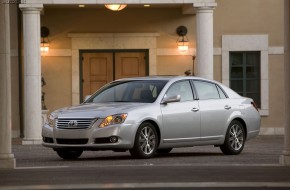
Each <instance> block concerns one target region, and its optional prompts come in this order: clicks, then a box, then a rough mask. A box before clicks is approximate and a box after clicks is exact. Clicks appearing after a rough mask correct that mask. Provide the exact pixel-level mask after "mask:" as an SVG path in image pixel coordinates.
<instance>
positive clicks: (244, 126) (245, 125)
mask: <svg viewBox="0 0 290 190" xmlns="http://www.w3.org/2000/svg"><path fill="white" fill-rule="evenodd" d="M233 121H238V122H240V123H241V124H242V126H243V128H244V131H245V139H247V134H248V130H247V124H246V122H245V121H244V120H243V119H242V118H240V117H237V118H234V119H233Z"/></svg>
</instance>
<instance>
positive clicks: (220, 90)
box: [216, 86, 227, 99]
mask: <svg viewBox="0 0 290 190" xmlns="http://www.w3.org/2000/svg"><path fill="white" fill-rule="evenodd" d="M216 87H217V89H218V91H219V94H220V98H222V99H224V98H227V96H226V95H225V93H224V92H223V91H222V89H221V88H220V87H219V86H216Z"/></svg>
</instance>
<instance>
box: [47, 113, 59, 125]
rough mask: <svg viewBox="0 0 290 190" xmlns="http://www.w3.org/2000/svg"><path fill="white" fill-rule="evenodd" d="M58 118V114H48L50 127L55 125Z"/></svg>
mask: <svg viewBox="0 0 290 190" xmlns="http://www.w3.org/2000/svg"><path fill="white" fill-rule="evenodd" d="M56 118H57V116H56V114H55V113H53V112H52V113H51V114H49V115H47V122H46V123H47V124H48V125H49V126H50V127H54V126H55V120H56Z"/></svg>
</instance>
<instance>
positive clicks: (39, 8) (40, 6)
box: [19, 4, 43, 13]
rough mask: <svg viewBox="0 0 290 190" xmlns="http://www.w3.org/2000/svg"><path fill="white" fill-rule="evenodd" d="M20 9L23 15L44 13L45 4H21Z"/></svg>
mask: <svg viewBox="0 0 290 190" xmlns="http://www.w3.org/2000/svg"><path fill="white" fill-rule="evenodd" d="M19 8H20V9H21V11H22V12H23V13H24V12H26V11H42V9H43V4H20V5H19Z"/></svg>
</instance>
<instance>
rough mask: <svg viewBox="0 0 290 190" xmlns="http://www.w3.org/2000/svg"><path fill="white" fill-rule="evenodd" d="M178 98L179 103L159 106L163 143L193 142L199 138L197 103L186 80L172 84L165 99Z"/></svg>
mask: <svg viewBox="0 0 290 190" xmlns="http://www.w3.org/2000/svg"><path fill="white" fill-rule="evenodd" d="M176 95H179V96H180V102H175V103H168V104H165V105H161V112H162V119H163V126H164V127H163V131H164V133H163V134H164V135H163V139H164V142H193V141H197V140H199V138H200V113H199V111H198V110H199V106H198V101H196V100H194V98H193V91H192V88H191V85H190V82H189V81H188V80H183V81H178V82H175V83H173V84H172V85H171V86H170V87H169V88H168V90H167V92H166V94H165V97H171V96H176Z"/></svg>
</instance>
